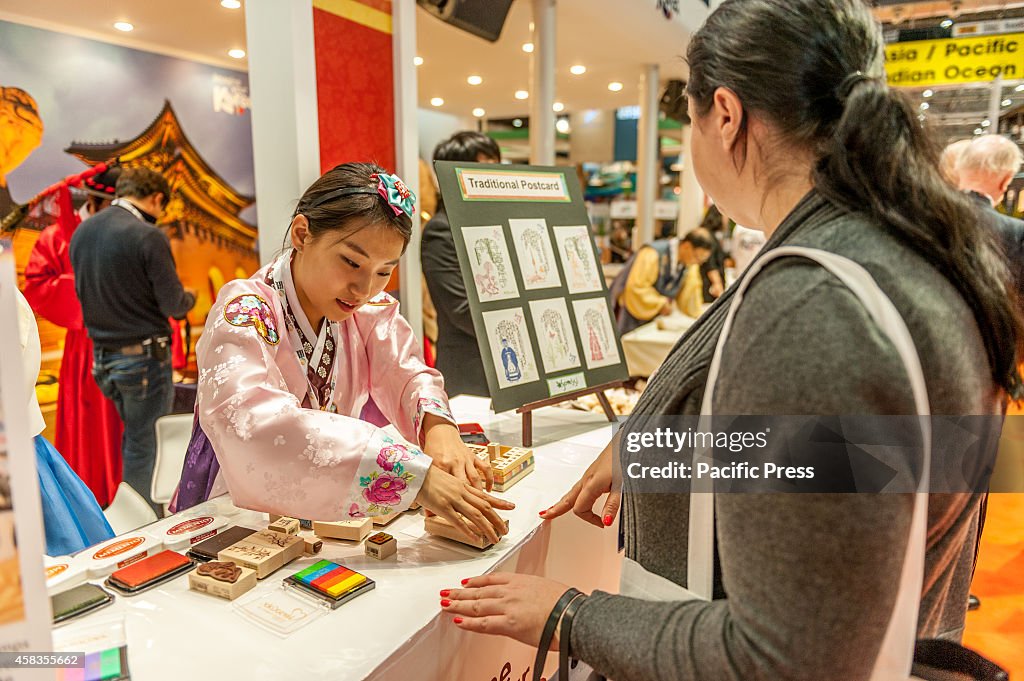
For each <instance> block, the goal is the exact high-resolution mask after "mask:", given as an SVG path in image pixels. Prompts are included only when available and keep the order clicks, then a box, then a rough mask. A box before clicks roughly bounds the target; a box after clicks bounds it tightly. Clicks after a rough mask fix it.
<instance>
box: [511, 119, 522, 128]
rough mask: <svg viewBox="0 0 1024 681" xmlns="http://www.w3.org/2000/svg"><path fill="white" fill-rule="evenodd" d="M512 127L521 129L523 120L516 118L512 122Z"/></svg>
mask: <svg viewBox="0 0 1024 681" xmlns="http://www.w3.org/2000/svg"><path fill="white" fill-rule="evenodd" d="M512 127H513V128H521V127H523V119H522V118H517V119H515V120H514V121H512Z"/></svg>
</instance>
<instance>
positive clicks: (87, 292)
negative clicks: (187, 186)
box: [70, 167, 196, 515]
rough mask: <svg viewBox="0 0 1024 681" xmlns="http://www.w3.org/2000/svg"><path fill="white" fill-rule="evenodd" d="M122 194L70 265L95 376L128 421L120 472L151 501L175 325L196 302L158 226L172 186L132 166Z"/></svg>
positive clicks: (80, 243) (87, 233)
mask: <svg viewBox="0 0 1024 681" xmlns="http://www.w3.org/2000/svg"><path fill="white" fill-rule="evenodd" d="M116 193H117V198H116V199H115V200H114V202H113V203H112V204H111V205H110V206H109V207H108V208H105V209H104V210H102V211H100V212H99V213H97V214H96V215H94V216H92V217H90V218H89V219H88V220H85V221H84V222H83V223H82V224H81V225H79V226H78V229H77V230H76V231H75V234H74V236H73V237H71V249H70V253H71V266H72V268H73V269H74V272H75V291H76V293H77V294H78V299H79V300H80V301H81V303H82V318H83V320H84V321H85V327H86V329H88V331H89V338H91V339H92V342H93V346H94V348H93V377H94V378H95V379H96V383H97V384H98V385H99V386H100V390H101V391H102V392H103V394H104V395H106V396H107V397H108V398H110V399H111V400H112V401H113V402H114V405H115V406H116V407H117V411H118V414H120V415H121V420H122V421H123V422H124V439H123V441H122V445H121V458H122V461H123V479H124V481H125V482H127V483H128V484H129V485H131V486H132V488H133V489H134V490H135V491H136V492H138V493H139V494H141V495H142V496H143V497H145V498H146V499H147V500H149V502H150V505H151V506H153V509H154V510H155V511H156V513H157V515H159V514H160V513H161V512H162V509H160V508H159V506H158V505H157V504H154V503H153V501H152V499H150V498H149V494H150V489H151V485H152V480H153V466H154V463H155V461H156V428H155V424H156V420H157V419H158V418H160V417H161V416H164V415H165V414H168V413H169V412H170V410H171V405H172V403H173V401H174V384H173V374H172V371H171V356H170V355H171V337H170V336H171V327H170V324H169V323H168V321H167V319H168V317H174V318H175V319H180V318H182V317H184V316H185V314H186V313H187V312H188V311H189V310H191V309H192V306H193V305H194V304H195V300H196V298H195V294H194V292H192V291H187V290H185V289H184V288H183V287H182V285H181V280H179V279H178V273H177V270H176V268H175V265H174V256H173V255H172V253H171V243H170V240H169V239H168V238H167V235H166V234H164V233H163V232H162V231H161V230H160V229H159V228H158V227H157V226H156V222H157V220H159V219H160V217H161V216H162V215H163V212H164V209H165V208H166V207H167V202H168V201H169V200H170V198H171V189H170V186H169V185H168V183H167V180H166V179H165V178H164V177H163V175H161V174H160V173H158V172H156V171H155V170H152V169H150V168H145V167H138V168H128V169H126V170H124V171H123V172H122V173H121V177H120V178H118V180H117V190H116Z"/></svg>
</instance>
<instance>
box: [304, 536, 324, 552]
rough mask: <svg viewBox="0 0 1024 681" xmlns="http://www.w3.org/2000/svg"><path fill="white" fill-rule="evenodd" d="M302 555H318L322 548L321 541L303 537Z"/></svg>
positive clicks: (317, 538) (316, 538) (315, 538)
mask: <svg viewBox="0 0 1024 681" xmlns="http://www.w3.org/2000/svg"><path fill="white" fill-rule="evenodd" d="M302 541H303V547H302V549H303V553H305V554H306V555H307V556H315V555H316V554H318V553H320V550H321V549H322V548H323V547H324V543H323V541H321V540H320V538H319V537H307V536H305V535H303V537H302Z"/></svg>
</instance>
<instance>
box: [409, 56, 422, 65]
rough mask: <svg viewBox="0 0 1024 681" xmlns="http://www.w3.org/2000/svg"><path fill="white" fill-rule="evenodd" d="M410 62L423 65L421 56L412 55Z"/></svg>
mask: <svg viewBox="0 0 1024 681" xmlns="http://www.w3.org/2000/svg"><path fill="white" fill-rule="evenodd" d="M412 63H413V64H415V65H416V66H423V57H413V59H412Z"/></svg>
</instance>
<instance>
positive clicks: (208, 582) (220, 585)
mask: <svg viewBox="0 0 1024 681" xmlns="http://www.w3.org/2000/svg"><path fill="white" fill-rule="evenodd" d="M209 565H210V563H204V564H203V566H209ZM207 569H208V568H207ZM238 569H239V570H241V571H242V574H240V575H239V576H238V579H237V580H235V581H234V582H225V581H222V580H220V579H217V578H216V577H211V576H210V575H201V574H199V573H198V571H197V570H193V571H192V572H190V573H189V575H188V588H189V589H191V590H192V591H198V592H200V593H206V594H210V595H211V596H218V597H220V598H226V599H228V600H229V601H233V600H235V599H236V598H238V597H239V596H241V595H242V594H244V593H245V592H246V591H248V590H249V589H251V588H253V587H254V586H256V571H255V570H252V569H250V568H247V567H241V566H238Z"/></svg>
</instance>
